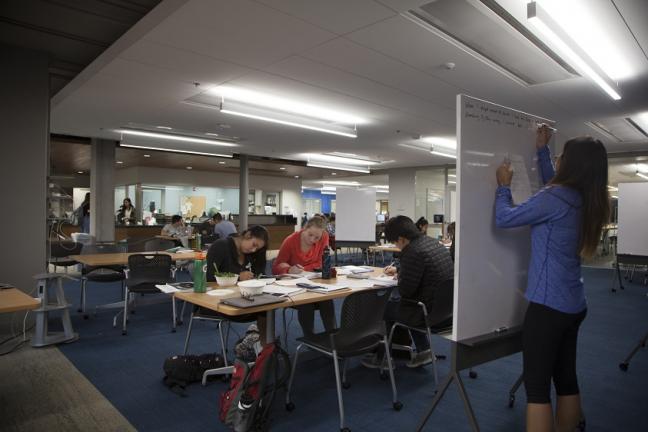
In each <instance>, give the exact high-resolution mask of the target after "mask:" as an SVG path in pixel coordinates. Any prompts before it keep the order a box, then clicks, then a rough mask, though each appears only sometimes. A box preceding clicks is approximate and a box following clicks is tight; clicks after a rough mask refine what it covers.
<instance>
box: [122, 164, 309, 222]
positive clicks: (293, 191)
mask: <svg viewBox="0 0 648 432" xmlns="http://www.w3.org/2000/svg"><path fill="white" fill-rule="evenodd" d="M134 183H142V184H144V185H174V186H179V187H183V189H184V186H186V187H188V188H189V189H187V191H191V192H192V193H191V195H206V193H200V192H198V191H199V190H200V189H201V188H220V189H223V190H227V191H228V192H227V193H226V194H224V196H223V198H224V199H226V200H227V202H228V204H227V205H228V206H230V204H229V201H230V198H232V199H235V201H236V204H231V206H232V208H233V209H235V210H236V211H235V213H236V212H238V187H239V175H238V173H224V172H210V171H198V170H191V171H189V170H177V169H167V168H153V167H133V168H122V169H118V170H116V171H115V185H116V186H119V185H126V184H134ZM249 186H250V189H256V190H263V191H281V192H282V202H281V207H282V208H281V209H279V212H280V213H281V214H286V213H290V214H295V215H299V214H300V213H301V180H299V179H294V178H283V177H271V176H255V175H251V176H250V185H249ZM192 187H196V189H197V191H196V192H193V191H192V189H191V188H192ZM232 189H237V191H232ZM207 191H208V189H204V190H203V192H207ZM212 192H214V193H215V191H214V190H213V189H212V190H211V192H209V193H210V194H211V193H212ZM176 193H177V195H178V197H177V202H178V210H179V200H180V196H183V194H185V195H186V193H184V191H176V190H169V189H167V191H166V203H165V205H166V207H167V209H169V210H171V206H172V205H173V204H172V203H173V202H175V201H176V197H175V194H176ZM230 194H231V196H230ZM207 204H208V207H209V206H210V202H209V199H208V200H207ZM224 207H225V206H224ZM167 209H164V211H165V213H170V212H168V211H167ZM224 209H225V208H224ZM226 210H229V208H227V209H226ZM286 210H287V211H286ZM232 211H233V210H232Z"/></svg>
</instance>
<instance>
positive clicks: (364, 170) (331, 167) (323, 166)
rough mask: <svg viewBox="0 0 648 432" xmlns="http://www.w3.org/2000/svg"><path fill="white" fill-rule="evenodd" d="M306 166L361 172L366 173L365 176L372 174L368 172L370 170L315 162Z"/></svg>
mask: <svg viewBox="0 0 648 432" xmlns="http://www.w3.org/2000/svg"><path fill="white" fill-rule="evenodd" d="M306 166H309V167H313V168H327V169H335V170H340V171H351V172H359V173H364V174H369V173H371V171H370V170H368V169H362V168H356V167H353V168H351V167H341V166H333V165H325V164H320V163H314V162H308V163H306Z"/></svg>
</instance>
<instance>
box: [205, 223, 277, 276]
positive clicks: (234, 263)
mask: <svg viewBox="0 0 648 432" xmlns="http://www.w3.org/2000/svg"><path fill="white" fill-rule="evenodd" d="M267 249H268V230H266V229H265V227H262V226H261V225H254V226H252V227H250V228H248V229H247V230H245V231H243V232H242V233H241V234H237V235H233V236H229V237H225V238H221V239H218V240H216V241H215V242H214V243H212V245H211V246H210V247H209V250H208V251H207V280H208V281H210V282H213V281H215V280H216V279H215V277H214V273H215V271H216V267H218V271H219V272H229V273H236V274H237V275H239V280H242V281H244V280H249V279H253V278H254V277H255V276H258V275H260V274H263V273H264V272H265V266H266V251H267Z"/></svg>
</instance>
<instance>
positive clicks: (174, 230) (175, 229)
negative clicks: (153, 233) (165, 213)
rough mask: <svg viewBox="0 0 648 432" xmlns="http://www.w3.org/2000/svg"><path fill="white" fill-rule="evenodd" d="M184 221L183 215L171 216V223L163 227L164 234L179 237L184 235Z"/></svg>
mask: <svg viewBox="0 0 648 432" xmlns="http://www.w3.org/2000/svg"><path fill="white" fill-rule="evenodd" d="M184 228H185V225H184V221H183V220H182V216H180V215H173V216H172V217H171V223H170V224H166V225H164V228H162V235H163V236H170V237H178V236H180V235H182V233H183V232H184Z"/></svg>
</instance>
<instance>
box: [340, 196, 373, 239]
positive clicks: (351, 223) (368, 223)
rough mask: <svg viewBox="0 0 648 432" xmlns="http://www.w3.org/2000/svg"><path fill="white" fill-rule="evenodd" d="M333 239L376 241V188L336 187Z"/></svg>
mask: <svg viewBox="0 0 648 432" xmlns="http://www.w3.org/2000/svg"><path fill="white" fill-rule="evenodd" d="M335 195H336V196H335V207H336V211H335V241H336V242H339V241H352V242H371V243H375V242H376V190H375V189H374V188H370V189H353V188H341V187H338V188H336V191H335Z"/></svg>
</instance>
